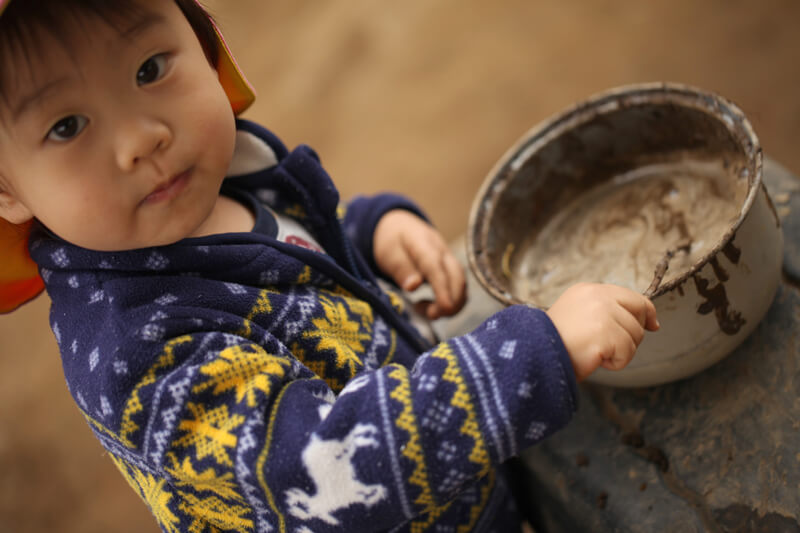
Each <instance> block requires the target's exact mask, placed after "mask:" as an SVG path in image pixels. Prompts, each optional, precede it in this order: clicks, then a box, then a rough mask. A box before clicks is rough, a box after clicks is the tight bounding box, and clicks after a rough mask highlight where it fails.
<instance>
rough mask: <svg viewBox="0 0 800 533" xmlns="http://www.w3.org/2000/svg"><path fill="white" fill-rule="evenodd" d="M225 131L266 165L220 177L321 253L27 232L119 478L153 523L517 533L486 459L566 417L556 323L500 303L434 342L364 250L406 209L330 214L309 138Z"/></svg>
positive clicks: (393, 204)
mask: <svg viewBox="0 0 800 533" xmlns="http://www.w3.org/2000/svg"><path fill="white" fill-rule="evenodd" d="M238 128H239V134H238V135H239V140H237V143H240V142H241V143H243V144H248V145H257V146H260V153H261V156H260V157H261V158H262V159H263V160H264V164H263V165H261V167H266V168H256V169H255V170H252V169H250V170H247V172H246V173H245V174H244V175H239V176H231V177H229V178H228V179H227V180H226V186H229V185H230V186H234V187H236V188H238V189H240V190H243V191H247V192H248V193H249V194H252V195H254V196H255V197H256V198H259V199H262V200H264V201H267V202H269V203H270V204H271V207H272V208H273V209H274V210H275V211H277V212H281V213H284V214H288V215H290V216H293V217H295V218H297V219H298V220H300V221H301V222H302V224H303V225H304V226H305V227H306V228H307V229H308V230H309V231H310V232H311V233H312V234H313V236H314V237H315V238H316V240H317V241H318V242H319V243H320V244H321V245H322V246H323V248H324V249H325V251H326V252H327V253H325V254H322V253H317V252H313V251H310V250H307V249H304V248H300V247H297V246H293V245H290V244H286V243H282V242H279V241H277V240H276V239H275V238H273V237H271V236H269V235H264V234H261V233H258V232H251V233H232V234H222V235H213V236H209V237H202V238H192V239H185V240H183V241H180V242H178V243H175V244H173V245H170V246H163V247H157V248H149V249H140V250H133V251H126V252H95V251H89V250H85V249H82V248H78V247H76V246H73V245H71V244H69V243H66V242H64V241H62V240H60V239H58V238H57V237H55V236H53V235H50V234H48V233H47V232H45V231H40V232H38V233H37V234H36V235H35V236H34V238H33V239H32V243H31V253H32V256H33V258H34V259H35V261H36V262H37V263H38V264H39V266H40V270H41V273H42V276H43V278H44V279H45V281H46V285H47V291H48V293H49V295H50V297H51V299H52V302H53V305H52V310H51V326H52V329H53V331H54V333H55V336H56V338H57V340H58V344H59V346H60V350H61V355H62V359H63V366H64V373H65V376H66V380H67V383H68V386H69V389H70V391H71V393H72V396H73V397H74V399H75V401H76V403H77V405H78V406H79V408H80V409H81V411H82V413H83V414H84V415H85V417H86V420H87V421H88V423H89V425H90V427H91V428H92V429H93V430H94V433H95V435H96V436H97V438H98V439H99V440H100V442H101V443H102V445H103V446H104V447H105V448H106V449H107V450H108V452H109V453H110V456H111V458H112V459H113V460H114V462H115V463H116V465H117V466H118V468H119V470H120V471H121V472H122V474H123V475H124V476H125V478H126V479H127V480H128V481H129V483H130V484H131V485H132V486H133V487H134V489H135V490H136V491H137V492H138V493H139V494H140V496H141V497H142V498H143V499H144V501H145V502H146V503H147V505H148V506H149V508H150V509H151V511H152V512H153V514H154V515H155V517H156V519H157V520H158V522H159V524H160V526H161V528H162V529H163V530H164V531H165V532H178V531H191V532H198V533H199V532H213V531H237V532H256V531H258V532H271V531H279V532H285V531H289V532H299V533H309V532H312V531H313V532H325V531H346V532H350V533H353V532H358V531H389V530H392V531H415V532H422V531H498V532H501V531H502V532H506V531H516V530H518V528H519V525H518V517H517V516H516V515H515V514H514V513H513V512H511V511H509V509H508V508H507V507H506V503H505V502H506V500H507V486H506V483H505V480H504V477H503V475H502V468H501V467H499V466H498V465H501V463H502V462H503V461H504V460H505V459H507V458H509V457H511V456H514V455H516V454H517V453H518V452H520V451H521V450H522V449H524V448H525V447H527V446H530V445H532V444H534V443H536V442H538V441H539V440H541V439H543V438H544V437H546V436H547V435H548V434H550V433H552V432H553V431H555V430H557V429H558V428H560V427H562V426H563V425H564V424H565V423H566V422H567V421H568V420H569V418H570V416H571V415H572V413H573V411H574V408H575V397H576V396H575V378H574V375H573V373H572V368H571V365H570V362H569V358H568V356H567V354H566V351H565V349H564V346H563V344H562V342H561V340H560V338H559V336H558V334H557V332H556V330H555V328H554V327H553V325H552V323H551V322H550V320H549V319H548V318H547V316H546V315H545V314H544V313H543V312H541V311H540V310H536V309H533V308H529V307H524V306H514V307H510V308H507V309H505V310H503V311H501V312H499V313H497V314H496V315H494V316H492V317H491V318H490V319H488V320H487V321H486V322H485V323H484V324H483V325H481V326H480V327H478V328H477V329H476V330H475V331H473V332H471V333H469V334H467V335H464V336H462V337H457V338H453V339H450V340H448V341H446V342H443V343H441V344H439V345H438V346H430V345H428V344H427V343H426V341H424V340H423V339H422V338H421V337H420V336H419V335H418V334H417V332H416V331H415V330H414V328H413V327H411V325H410V323H409V321H408V319H407V315H406V314H405V311H404V309H403V303H402V299H401V298H399V297H398V296H397V295H396V294H393V293H390V292H384V291H382V290H381V289H380V288H379V287H378V285H377V283H376V278H375V273H374V272H373V270H374V262H373V260H372V245H371V243H372V234H373V230H374V228H375V225H376V224H377V221H378V219H379V218H380V217H381V216H382V215H383V214H384V213H386V212H387V211H388V210H390V209H396V208H401V209H408V210H411V211H414V212H418V211H417V208H416V207H414V205H413V204H411V203H410V202H409V201H407V200H405V199H404V198H402V197H399V196H394V195H378V196H374V197H371V198H366V197H362V198H357V199H355V200H354V201H352V202H351V203H349V205H348V206H347V207H346V208H344V207H341V206H340V205H339V195H338V192H337V190H336V188H335V187H334V185H333V183H332V181H331V180H330V178H329V177H328V175H327V174H326V172H325V171H324V170H323V168H322V167H321V165H320V163H319V160H318V158H317V156H316V154H315V153H314V152H313V151H312V150H311V149H310V148H308V147H306V146H300V147H298V148H296V149H295V150H293V151H291V152H289V151H287V149H286V148H285V147H284V146H283V144H282V143H281V142H280V141H279V140H278V139H277V138H275V137H274V136H273V135H272V134H271V133H269V132H268V131H266V130H264V129H263V128H261V127H259V126H257V125H255V124H252V123H250V122H246V121H239V122H238ZM237 150H238V148H237ZM234 168H236V166H235V165H234ZM243 168H247V165H244V167H243ZM442 528H444V529H442Z"/></svg>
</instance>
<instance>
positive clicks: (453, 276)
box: [444, 250, 467, 313]
mask: <svg viewBox="0 0 800 533" xmlns="http://www.w3.org/2000/svg"><path fill="white" fill-rule="evenodd" d="M444 265H445V270H446V271H447V279H448V281H449V282H450V284H449V287H448V289H449V290H450V300H451V302H452V303H453V307H452V308H451V309H450V310H449V311H450V312H452V313H455V312H458V311H459V310H461V308H462V307H464V304H465V303H466V301H467V280H466V277H465V276H464V267H463V266H461V263H459V261H458V259H456V257H455V256H454V255H453V253H452V252H450V251H449V250H448V251H447V254H446V255H445V257H444Z"/></svg>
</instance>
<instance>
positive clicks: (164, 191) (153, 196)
mask: <svg viewBox="0 0 800 533" xmlns="http://www.w3.org/2000/svg"><path fill="white" fill-rule="evenodd" d="M191 177H192V169H188V170H185V171H183V172H181V173H180V174H178V175H177V176H175V177H173V178H172V179H170V180H169V181H168V182H166V183H163V184H161V185H159V186H158V187H157V188H156V189H155V190H154V191H153V192H151V193H150V194H148V195H147V197H146V198H145V199H144V200H143V201H142V203H143V204H157V203H159V202H164V201H167V200H171V199H173V198H175V197H176V196H178V195H179V194H180V193H181V192H182V191H183V189H185V188H186V185H187V184H188V183H189V179H190V178H191Z"/></svg>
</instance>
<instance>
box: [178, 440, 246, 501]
mask: <svg viewBox="0 0 800 533" xmlns="http://www.w3.org/2000/svg"><path fill="white" fill-rule="evenodd" d="M167 457H168V458H169V460H170V461H171V462H172V466H171V467H167V468H166V471H167V472H168V473H169V474H170V475H172V476H174V477H175V479H176V484H177V485H178V486H179V487H186V486H189V487H192V488H194V489H195V490H196V491H198V492H203V491H209V492H213V493H214V494H216V495H217V496H219V497H220V498H225V499H227V500H237V501H244V498H243V497H242V496H241V495H240V494H239V493H238V492H237V491H236V485H235V483H234V478H233V472H225V473H224V474H223V475H221V476H218V475H217V473H216V472H215V471H214V469H213V468H211V467H209V468H206V469H205V470H203V471H202V472H197V471H196V470H195V469H194V465H192V461H191V459H190V458H189V457H184V458H183V462H180V461H179V460H178V457H177V456H176V455H175V454H174V453H171V452H170V453H168V454H167Z"/></svg>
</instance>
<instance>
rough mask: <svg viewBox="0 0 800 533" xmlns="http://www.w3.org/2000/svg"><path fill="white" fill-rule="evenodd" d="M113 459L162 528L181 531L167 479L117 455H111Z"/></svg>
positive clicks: (169, 532) (178, 532)
mask: <svg viewBox="0 0 800 533" xmlns="http://www.w3.org/2000/svg"><path fill="white" fill-rule="evenodd" d="M111 459H112V460H113V461H114V464H115V465H116V466H117V468H118V469H119V471H120V472H121V473H122V476H123V477H124V478H125V480H126V481H127V482H128V484H129V485H130V486H131V487H133V488H134V489H135V490H137V492H138V493H139V495H140V496H141V497H142V499H143V500H144V501H145V503H146V504H147V506H148V507H149V508H150V511H151V512H152V513H153V516H155V518H156V520H157V521H158V524H159V525H160V526H161V528H162V529H163V530H164V531H166V532H167V533H180V529H179V526H180V519H179V518H178V517H177V516H175V514H174V513H173V512H172V511H171V510H170V508H169V502H170V500H171V499H172V493H171V492H170V491H169V485H167V480H166V479H156V478H155V477H153V475H152V474H149V473H147V474H146V473H144V472H142V471H141V470H139V469H138V468H136V467H134V466H132V465H130V464H128V463H127V462H126V461H123V460H122V459H120V458H119V457H116V456H115V455H111Z"/></svg>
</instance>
